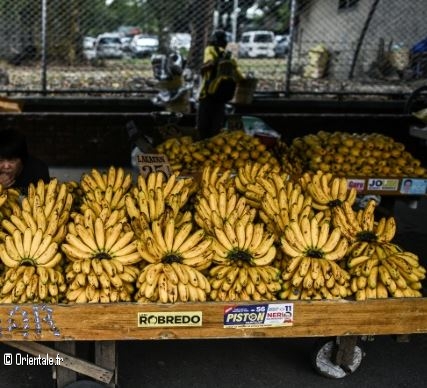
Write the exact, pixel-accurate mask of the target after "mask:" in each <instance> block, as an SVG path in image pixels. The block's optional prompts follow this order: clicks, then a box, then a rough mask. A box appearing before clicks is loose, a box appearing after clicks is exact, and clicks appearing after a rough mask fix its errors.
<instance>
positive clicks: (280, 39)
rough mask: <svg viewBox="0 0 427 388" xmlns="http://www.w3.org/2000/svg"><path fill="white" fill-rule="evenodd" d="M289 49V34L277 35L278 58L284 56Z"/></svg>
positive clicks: (276, 52)
mask: <svg viewBox="0 0 427 388" xmlns="http://www.w3.org/2000/svg"><path fill="white" fill-rule="evenodd" d="M288 50H289V35H280V36H276V46H275V47H274V53H275V56H276V58H283V57H284V56H285V55H286V54H287V53H288Z"/></svg>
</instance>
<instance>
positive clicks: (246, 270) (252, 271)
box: [208, 261, 281, 301]
mask: <svg viewBox="0 0 427 388" xmlns="http://www.w3.org/2000/svg"><path fill="white" fill-rule="evenodd" d="M208 279H209V283H210V285H211V291H210V294H209V297H210V299H211V300H213V301H250V300H256V301H261V300H276V299H277V298H276V294H277V292H278V291H280V289H281V280H280V271H279V270H278V269H277V268H275V267H273V266H270V265H264V266H253V265H251V264H250V263H248V262H245V261H242V262H234V263H232V264H230V265H215V266H213V267H211V268H210V270H209V276H208Z"/></svg>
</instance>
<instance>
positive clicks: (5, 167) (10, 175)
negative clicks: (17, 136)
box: [0, 158, 22, 188]
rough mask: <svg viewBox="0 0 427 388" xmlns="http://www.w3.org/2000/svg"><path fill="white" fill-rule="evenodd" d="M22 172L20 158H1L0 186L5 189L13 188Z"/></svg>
mask: <svg viewBox="0 0 427 388" xmlns="http://www.w3.org/2000/svg"><path fill="white" fill-rule="evenodd" d="M21 171H22V161H21V159H20V158H11V159H4V158H0V184H1V185H2V186H3V187H5V188H8V187H10V186H12V185H13V184H14V183H15V180H16V177H17V176H18V175H19V174H20V173H21Z"/></svg>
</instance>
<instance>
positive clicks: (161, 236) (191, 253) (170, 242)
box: [137, 218, 214, 271]
mask: <svg viewBox="0 0 427 388" xmlns="http://www.w3.org/2000/svg"><path fill="white" fill-rule="evenodd" d="M212 241H213V239H212V238H211V237H210V236H208V235H206V232H205V231H204V230H203V229H197V230H195V231H193V223H192V222H191V221H188V222H185V223H183V224H182V225H180V226H179V227H176V225H175V219H173V218H170V219H168V220H167V222H166V224H165V225H164V226H162V225H161V223H160V222H159V221H158V220H155V221H153V222H152V224H151V227H148V228H146V229H144V230H143V232H142V234H141V236H140V237H139V238H138V240H137V249H138V252H139V254H140V256H141V257H142V259H144V260H145V261H147V262H148V263H150V264H155V263H159V262H165V263H170V262H174V261H176V262H178V263H181V264H185V265H187V266H190V267H193V268H195V269H197V270H199V271H202V270H204V269H206V268H208V267H209V266H210V265H211V263H212V258H213V255H214V252H213V251H212V249H211V244H212Z"/></svg>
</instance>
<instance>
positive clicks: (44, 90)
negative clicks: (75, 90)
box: [41, 0, 47, 93]
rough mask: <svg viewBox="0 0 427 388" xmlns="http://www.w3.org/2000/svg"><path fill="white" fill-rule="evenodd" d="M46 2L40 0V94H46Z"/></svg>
mask: <svg viewBox="0 0 427 388" xmlns="http://www.w3.org/2000/svg"><path fill="white" fill-rule="evenodd" d="M46 8H47V7H46V0H42V20H41V22H42V25H41V30H42V36H41V40H42V74H41V81H42V92H43V93H46V73H47V63H46V51H47V48H46V15H47V9H46Z"/></svg>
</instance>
